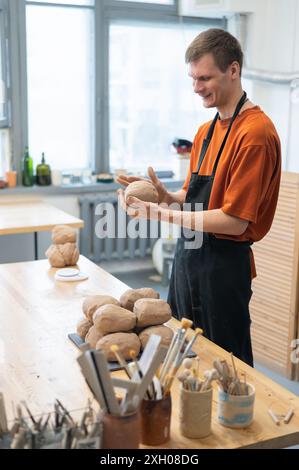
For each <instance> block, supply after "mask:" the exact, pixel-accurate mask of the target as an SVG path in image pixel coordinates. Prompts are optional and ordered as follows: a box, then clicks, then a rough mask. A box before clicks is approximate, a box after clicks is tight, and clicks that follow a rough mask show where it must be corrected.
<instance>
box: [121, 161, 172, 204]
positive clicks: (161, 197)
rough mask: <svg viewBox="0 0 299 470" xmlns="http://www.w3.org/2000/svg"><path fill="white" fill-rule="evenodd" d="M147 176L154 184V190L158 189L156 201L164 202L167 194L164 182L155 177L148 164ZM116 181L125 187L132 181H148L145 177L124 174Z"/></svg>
mask: <svg viewBox="0 0 299 470" xmlns="http://www.w3.org/2000/svg"><path fill="white" fill-rule="evenodd" d="M147 173H148V176H149V177H150V179H151V182H152V184H153V185H154V186H155V188H156V190H157V191H158V203H159V204H160V203H161V202H166V198H167V196H168V195H169V193H168V191H167V189H166V188H165V186H164V184H163V183H161V181H160V180H159V178H157V175H156V173H155V172H154V170H153V168H152V167H151V166H150V167H148V169H147ZM116 181H117V182H118V183H120V184H122V185H123V186H125V187H127V186H128V185H129V184H130V183H134V181H148V180H147V179H146V178H140V177H139V176H126V175H120V176H119V177H118V178H117V179H116Z"/></svg>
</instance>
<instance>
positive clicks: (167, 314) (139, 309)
mask: <svg viewBox="0 0 299 470" xmlns="http://www.w3.org/2000/svg"><path fill="white" fill-rule="evenodd" d="M133 311H134V313H136V316H137V325H136V326H137V327H142V326H152V325H161V324H162V323H165V322H167V321H168V320H170V319H171V308H170V306H169V305H168V303H167V302H165V300H160V299H139V300H137V301H136V302H135V305H134V310H133Z"/></svg>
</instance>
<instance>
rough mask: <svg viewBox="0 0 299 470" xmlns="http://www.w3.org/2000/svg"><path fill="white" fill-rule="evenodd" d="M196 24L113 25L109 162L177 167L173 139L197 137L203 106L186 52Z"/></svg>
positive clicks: (134, 167) (204, 114) (197, 30)
mask: <svg viewBox="0 0 299 470" xmlns="http://www.w3.org/2000/svg"><path fill="white" fill-rule="evenodd" d="M202 29H203V28H202V27H200V26H198V25H188V26H186V25H185V26H181V25H177V24H174V25H164V24H161V23H160V24H152V23H149V24H146V23H143V24H140V23H139V24H136V23H135V24H134V23H131V24H124V23H123V24H120V23H114V24H111V27H110V67H109V69H110V113H109V114H110V164H111V167H112V168H126V169H130V170H134V171H144V170H145V169H146V168H147V167H148V166H149V165H152V166H153V167H154V168H156V169H162V170H163V169H173V167H174V166H175V163H176V160H177V157H176V156H175V155H174V154H173V153H172V152H171V143H172V142H173V140H174V139H175V138H176V137H178V138H183V139H188V140H190V141H192V140H193V138H194V135H195V133H196V131H197V128H198V126H199V125H200V123H201V122H204V121H205V120H207V119H209V118H210V117H211V116H212V115H213V113H214V111H211V110H205V109H204V108H203V106H202V104H201V102H200V100H199V99H198V97H196V96H195V95H194V93H193V89H192V81H191V79H190V77H189V76H188V73H187V72H188V71H187V66H186V64H185V62H184V54H185V49H186V47H187V45H188V44H189V43H190V42H191V40H192V39H193V38H194V37H195V36H196V35H197V34H199V33H200V31H201V30H202Z"/></svg>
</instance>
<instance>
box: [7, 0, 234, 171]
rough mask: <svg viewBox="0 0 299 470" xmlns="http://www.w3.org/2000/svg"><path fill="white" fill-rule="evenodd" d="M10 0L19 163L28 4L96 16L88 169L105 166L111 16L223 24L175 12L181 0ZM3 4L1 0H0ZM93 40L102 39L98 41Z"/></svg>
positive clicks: (24, 133) (24, 134) (23, 140)
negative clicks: (87, 0)
mask: <svg viewBox="0 0 299 470" xmlns="http://www.w3.org/2000/svg"><path fill="white" fill-rule="evenodd" d="M3 1H4V2H7V1H8V2H9V3H8V6H9V19H10V43H11V53H10V61H11V76H12V113H11V114H12V134H13V137H12V143H13V148H12V152H13V156H14V165H15V167H16V168H19V165H20V162H21V158H22V154H23V151H24V148H25V146H26V145H27V144H28V104H27V100H28V96H27V60H26V6H27V4H28V5H30V4H31V5H45V7H48V8H51V6H54V7H58V6H59V7H63V8H66V7H69V8H80V9H94V15H95V16H94V21H95V43H94V51H95V106H94V109H95V111H94V112H95V116H94V123H95V128H94V140H95V141H94V161H93V162H92V167H91V170H92V171H94V172H96V173H100V172H107V171H109V168H110V165H109V140H110V132H109V122H110V116H109V28H110V25H111V23H112V22H114V21H125V20H130V21H136V22H138V21H140V22H146V23H149V22H152V23H163V22H165V23H172V24H182V25H184V24H199V25H200V26H202V25H205V26H206V27H207V28H208V27H219V28H226V26H227V21H226V19H225V18H223V19H219V18H218V19H217V18H201V17H182V16H179V5H178V3H179V1H178V0H174V4H173V5H163V4H157V3H143V2H133V1H126V2H124V1H118V0H94V1H95V4H94V6H92V5H82V6H81V5H70V4H61V3H58V4H57V3H53V4H50V3H44V2H42V1H40V2H30V0H28V1H27V0H0V2H3ZM0 4H1V3H0ZM97 45H100V46H99V47H97Z"/></svg>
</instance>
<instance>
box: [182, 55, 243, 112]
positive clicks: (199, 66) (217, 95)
mask: <svg viewBox="0 0 299 470" xmlns="http://www.w3.org/2000/svg"><path fill="white" fill-rule="evenodd" d="M233 69H234V67H233V65H231V66H229V67H228V69H227V70H226V71H225V72H221V70H220V69H219V68H218V67H217V65H216V64H215V61H214V57H213V55H212V54H205V55H203V56H202V57H201V58H200V59H198V60H196V61H194V62H191V63H190V64H189V75H190V77H192V79H193V89H194V93H197V94H198V95H199V96H201V97H202V99H203V105H204V107H205V108H215V107H217V108H218V107H221V106H224V105H225V104H226V103H227V102H228V100H229V98H230V96H231V93H232V85H233V82H234V79H235V71H234V70H233Z"/></svg>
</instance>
